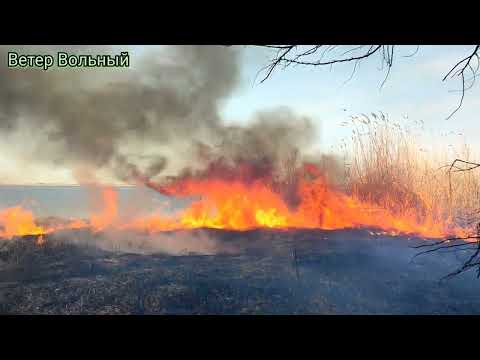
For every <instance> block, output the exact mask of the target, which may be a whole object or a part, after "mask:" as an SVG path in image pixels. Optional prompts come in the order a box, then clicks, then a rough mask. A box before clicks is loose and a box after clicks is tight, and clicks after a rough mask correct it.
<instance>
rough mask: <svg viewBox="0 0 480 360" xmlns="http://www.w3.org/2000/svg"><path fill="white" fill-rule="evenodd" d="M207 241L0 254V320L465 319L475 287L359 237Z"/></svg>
mask: <svg viewBox="0 0 480 360" xmlns="http://www.w3.org/2000/svg"><path fill="white" fill-rule="evenodd" d="M200 231H201V232H207V233H208V234H209V236H211V237H214V238H215V239H216V240H217V241H218V243H219V244H224V245H225V248H228V249H235V251H234V252H232V251H229V252H223V251H222V250H221V247H220V248H219V250H218V252H217V253H216V254H214V255H199V254H195V253H188V249H185V254H181V255H176V256H173V255H165V254H155V253H154V254H151V253H150V254H139V253H138V252H137V253H128V252H125V251H122V252H119V251H115V250H114V249H113V248H112V249H110V250H109V249H106V248H105V247H104V248H103V249H100V248H99V247H98V246H94V245H93V244H95V235H92V237H91V242H84V243H74V242H72V241H70V240H68V237H63V238H62V237H57V238H48V237H47V239H46V240H47V241H46V243H45V244H43V245H42V246H38V245H36V244H35V238H33V237H23V238H17V239H13V240H10V241H4V242H2V243H0V312H1V313H3V314H474V313H480V310H479V309H480V283H478V280H476V279H475V274H473V273H466V274H462V275H461V276H459V277H456V278H454V279H452V280H449V281H439V280H440V278H441V277H442V276H443V275H445V274H446V273H448V272H450V271H451V270H452V268H454V267H455V266H458V264H460V263H461V262H462V254H461V253H445V254H443V255H442V256H431V257H429V256H424V257H419V258H416V259H415V260H414V261H412V257H413V255H415V254H416V252H417V251H416V250H414V249H412V248H411V246H412V245H416V244H418V243H419V241H423V240H419V239H408V238H406V237H386V236H372V235H371V234H370V233H369V232H368V231H364V230H351V231H350V230H341V231H312V230H295V231H270V230H254V231H244V232H232V231H223V230H205V229H202V230H194V231H191V233H192V234H191V235H192V236H196V234H197V233H199V232H200Z"/></svg>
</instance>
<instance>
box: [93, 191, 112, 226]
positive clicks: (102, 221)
mask: <svg viewBox="0 0 480 360" xmlns="http://www.w3.org/2000/svg"><path fill="white" fill-rule="evenodd" d="M102 200H103V201H102V205H103V210H102V212H101V213H99V214H93V215H92V216H91V218H90V226H91V227H92V229H93V231H94V232H99V231H102V230H104V229H105V228H106V227H108V226H110V225H111V224H112V223H113V222H114V221H115V218H116V217H117V213H118V209H117V201H118V194H117V192H116V191H115V189H113V188H112V187H107V188H105V189H104V190H103V191H102Z"/></svg>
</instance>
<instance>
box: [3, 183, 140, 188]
mask: <svg viewBox="0 0 480 360" xmlns="http://www.w3.org/2000/svg"><path fill="white" fill-rule="evenodd" d="M22 186H24V187H25V186H28V187H88V186H98V187H116V188H121V187H128V188H130V187H138V185H112V184H97V185H94V184H88V185H79V184H41V183H39V184H0V187H22Z"/></svg>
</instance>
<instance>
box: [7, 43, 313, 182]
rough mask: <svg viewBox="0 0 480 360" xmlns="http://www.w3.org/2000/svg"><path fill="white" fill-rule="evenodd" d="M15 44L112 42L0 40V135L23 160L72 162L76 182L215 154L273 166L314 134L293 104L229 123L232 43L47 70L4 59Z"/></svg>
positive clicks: (236, 68)
mask: <svg viewBox="0 0 480 360" xmlns="http://www.w3.org/2000/svg"><path fill="white" fill-rule="evenodd" d="M10 50H15V51H17V52H19V53H21V54H37V53H39V52H41V53H50V54H52V55H53V56H55V55H56V52H57V51H60V50H62V51H68V52H70V53H73V52H77V53H82V54H85V53H90V54H105V53H112V49H111V48H105V47H104V48H101V49H99V48H98V47H73V46H70V47H59V46H55V47H50V48H46V47H42V48H39V47H35V48H34V47H15V48H10V47H2V48H1V49H0V52H1V55H0V56H1V63H0V133H1V135H0V136H2V137H6V140H5V141H6V142H7V143H8V141H11V142H14V143H15V145H16V146H17V149H15V150H16V152H17V155H19V156H20V158H21V159H20V161H24V162H25V163H29V164H32V163H33V165H30V166H41V165H43V164H45V165H46V166H47V168H50V169H63V171H65V169H68V171H70V172H71V174H72V176H73V177H74V178H75V180H76V181H77V182H79V183H85V182H92V181H98V180H99V177H100V180H101V179H102V176H105V175H106V176H107V177H110V178H111V177H113V178H114V179H116V180H120V181H126V182H130V183H132V182H135V181H136V180H137V178H138V175H139V174H142V178H154V177H155V176H158V175H164V174H165V171H170V173H172V172H173V173H175V172H176V171H177V170H180V169H182V168H191V167H197V168H198V167H202V166H205V165H206V163H208V161H209V160H211V159H212V158H218V157H222V158H226V159H227V160H228V159H229V160H231V161H238V160H247V161H249V162H253V163H256V162H262V163H265V162H267V163H269V164H271V165H273V166H275V165H277V163H278V161H279V159H281V158H283V157H284V156H285V154H289V153H291V152H292V151H294V150H295V149H298V150H300V151H301V150H303V149H308V147H309V145H311V144H312V141H313V139H314V135H315V131H314V130H315V129H314V127H313V125H312V121H311V120H310V119H309V118H306V117H300V116H298V115H297V114H295V113H294V112H293V111H292V110H290V109H289V108H287V107H278V108H276V109H267V110H265V111H259V112H257V113H256V114H255V115H254V116H253V119H252V120H251V121H250V122H249V124H248V125H247V126H244V127H239V126H231V125H229V126H227V125H225V122H224V119H222V118H221V115H220V109H221V106H222V104H223V103H224V102H225V101H226V100H227V99H228V98H229V97H230V96H231V95H232V92H233V91H234V90H235V88H236V87H237V85H238V84H239V79H240V60H239V50H238V49H235V48H227V47H221V46H169V47H163V48H159V49H153V50H148V51H146V52H145V53H144V54H143V56H141V57H138V58H135V59H131V60H130V62H131V64H132V67H131V68H128V69H89V68H86V69H79V68H77V69H71V68H64V69H61V68H57V67H56V66H54V67H52V68H50V69H49V70H47V71H43V70H39V69H9V68H7V66H6V59H7V52H8V51H10ZM19 142H20V143H19ZM205 154H208V159H206V158H205ZM205 162H206V163H205ZM21 176H22V177H28V176H31V177H32V178H34V177H35V175H34V174H21ZM0 180H1V179H0Z"/></svg>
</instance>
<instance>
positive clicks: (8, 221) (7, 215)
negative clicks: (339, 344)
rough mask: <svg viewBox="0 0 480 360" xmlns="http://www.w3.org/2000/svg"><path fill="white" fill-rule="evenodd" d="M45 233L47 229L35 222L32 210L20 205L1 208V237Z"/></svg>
mask: <svg viewBox="0 0 480 360" xmlns="http://www.w3.org/2000/svg"><path fill="white" fill-rule="evenodd" d="M40 234H45V229H43V228H42V227H40V226H37V225H36V224H35V218H34V216H33V214H32V212H31V211H28V210H25V209H23V208H22V207H20V206H15V207H12V208H7V209H4V210H0V237H1V238H11V237H13V236H25V235H40Z"/></svg>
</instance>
